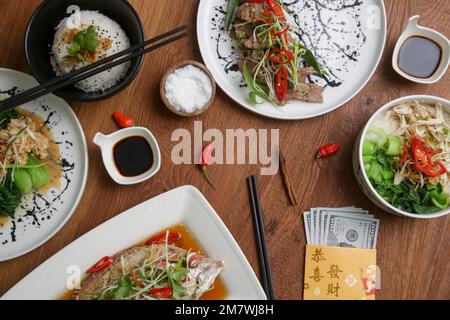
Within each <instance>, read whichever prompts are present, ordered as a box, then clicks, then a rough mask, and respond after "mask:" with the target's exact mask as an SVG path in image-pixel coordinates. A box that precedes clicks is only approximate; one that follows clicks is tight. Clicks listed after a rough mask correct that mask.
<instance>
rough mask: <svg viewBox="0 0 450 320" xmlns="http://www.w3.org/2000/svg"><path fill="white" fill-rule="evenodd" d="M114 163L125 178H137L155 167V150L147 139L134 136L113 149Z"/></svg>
mask: <svg viewBox="0 0 450 320" xmlns="http://www.w3.org/2000/svg"><path fill="white" fill-rule="evenodd" d="M113 155H114V162H115V163H116V166H117V169H118V170H119V172H120V174H122V175H123V176H124V177H137V176H140V175H141V174H144V173H146V172H147V171H149V170H150V169H151V167H152V166H153V162H154V158H153V150H152V147H151V146H150V144H149V143H148V141H147V139H145V138H144V137H141V136H133V137H128V138H125V139H123V140H121V141H119V142H118V143H117V144H116V145H115V146H114V149H113Z"/></svg>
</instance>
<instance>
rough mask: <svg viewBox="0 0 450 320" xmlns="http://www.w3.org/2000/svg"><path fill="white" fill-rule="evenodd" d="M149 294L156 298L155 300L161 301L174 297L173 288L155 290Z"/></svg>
mask: <svg viewBox="0 0 450 320" xmlns="http://www.w3.org/2000/svg"><path fill="white" fill-rule="evenodd" d="M148 293H149V294H150V295H152V296H154V297H155V298H159V299H170V298H172V297H173V290H172V288H159V289H153V290H150V291H149V292H148Z"/></svg>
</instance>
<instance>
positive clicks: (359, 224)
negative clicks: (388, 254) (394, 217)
mask: <svg viewBox="0 0 450 320" xmlns="http://www.w3.org/2000/svg"><path fill="white" fill-rule="evenodd" d="M379 225H380V220H378V219H373V218H369V217H366V216H363V215H352V214H343V213H332V212H329V213H328V216H327V222H326V227H325V230H326V235H325V245H327V246H333V247H348V248H360V249H375V248H376V245H377V237H378V229H379Z"/></svg>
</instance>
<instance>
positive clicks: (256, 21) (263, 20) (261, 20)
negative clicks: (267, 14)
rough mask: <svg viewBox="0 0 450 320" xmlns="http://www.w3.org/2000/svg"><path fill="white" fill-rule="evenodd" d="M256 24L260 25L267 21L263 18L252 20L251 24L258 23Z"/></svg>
mask: <svg viewBox="0 0 450 320" xmlns="http://www.w3.org/2000/svg"><path fill="white" fill-rule="evenodd" d="M258 22H260V23H262V24H266V23H268V21H267V20H265V19H263V18H256V19H255V20H253V23H258Z"/></svg>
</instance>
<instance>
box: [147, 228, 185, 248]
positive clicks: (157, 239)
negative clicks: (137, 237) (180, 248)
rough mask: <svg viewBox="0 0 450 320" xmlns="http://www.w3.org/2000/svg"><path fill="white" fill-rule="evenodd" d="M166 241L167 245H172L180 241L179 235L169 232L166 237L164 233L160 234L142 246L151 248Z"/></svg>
mask: <svg viewBox="0 0 450 320" xmlns="http://www.w3.org/2000/svg"><path fill="white" fill-rule="evenodd" d="M166 239H167V244H174V243H176V242H177V241H178V240H180V239H181V234H180V233H178V232H173V231H169V235H167V232H166V231H165V232H161V233H158V234H157V235H155V236H153V237H151V238H150V239H148V240H147V241H146V242H145V243H144V244H145V245H146V246H151V245H153V244H163V243H166Z"/></svg>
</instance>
